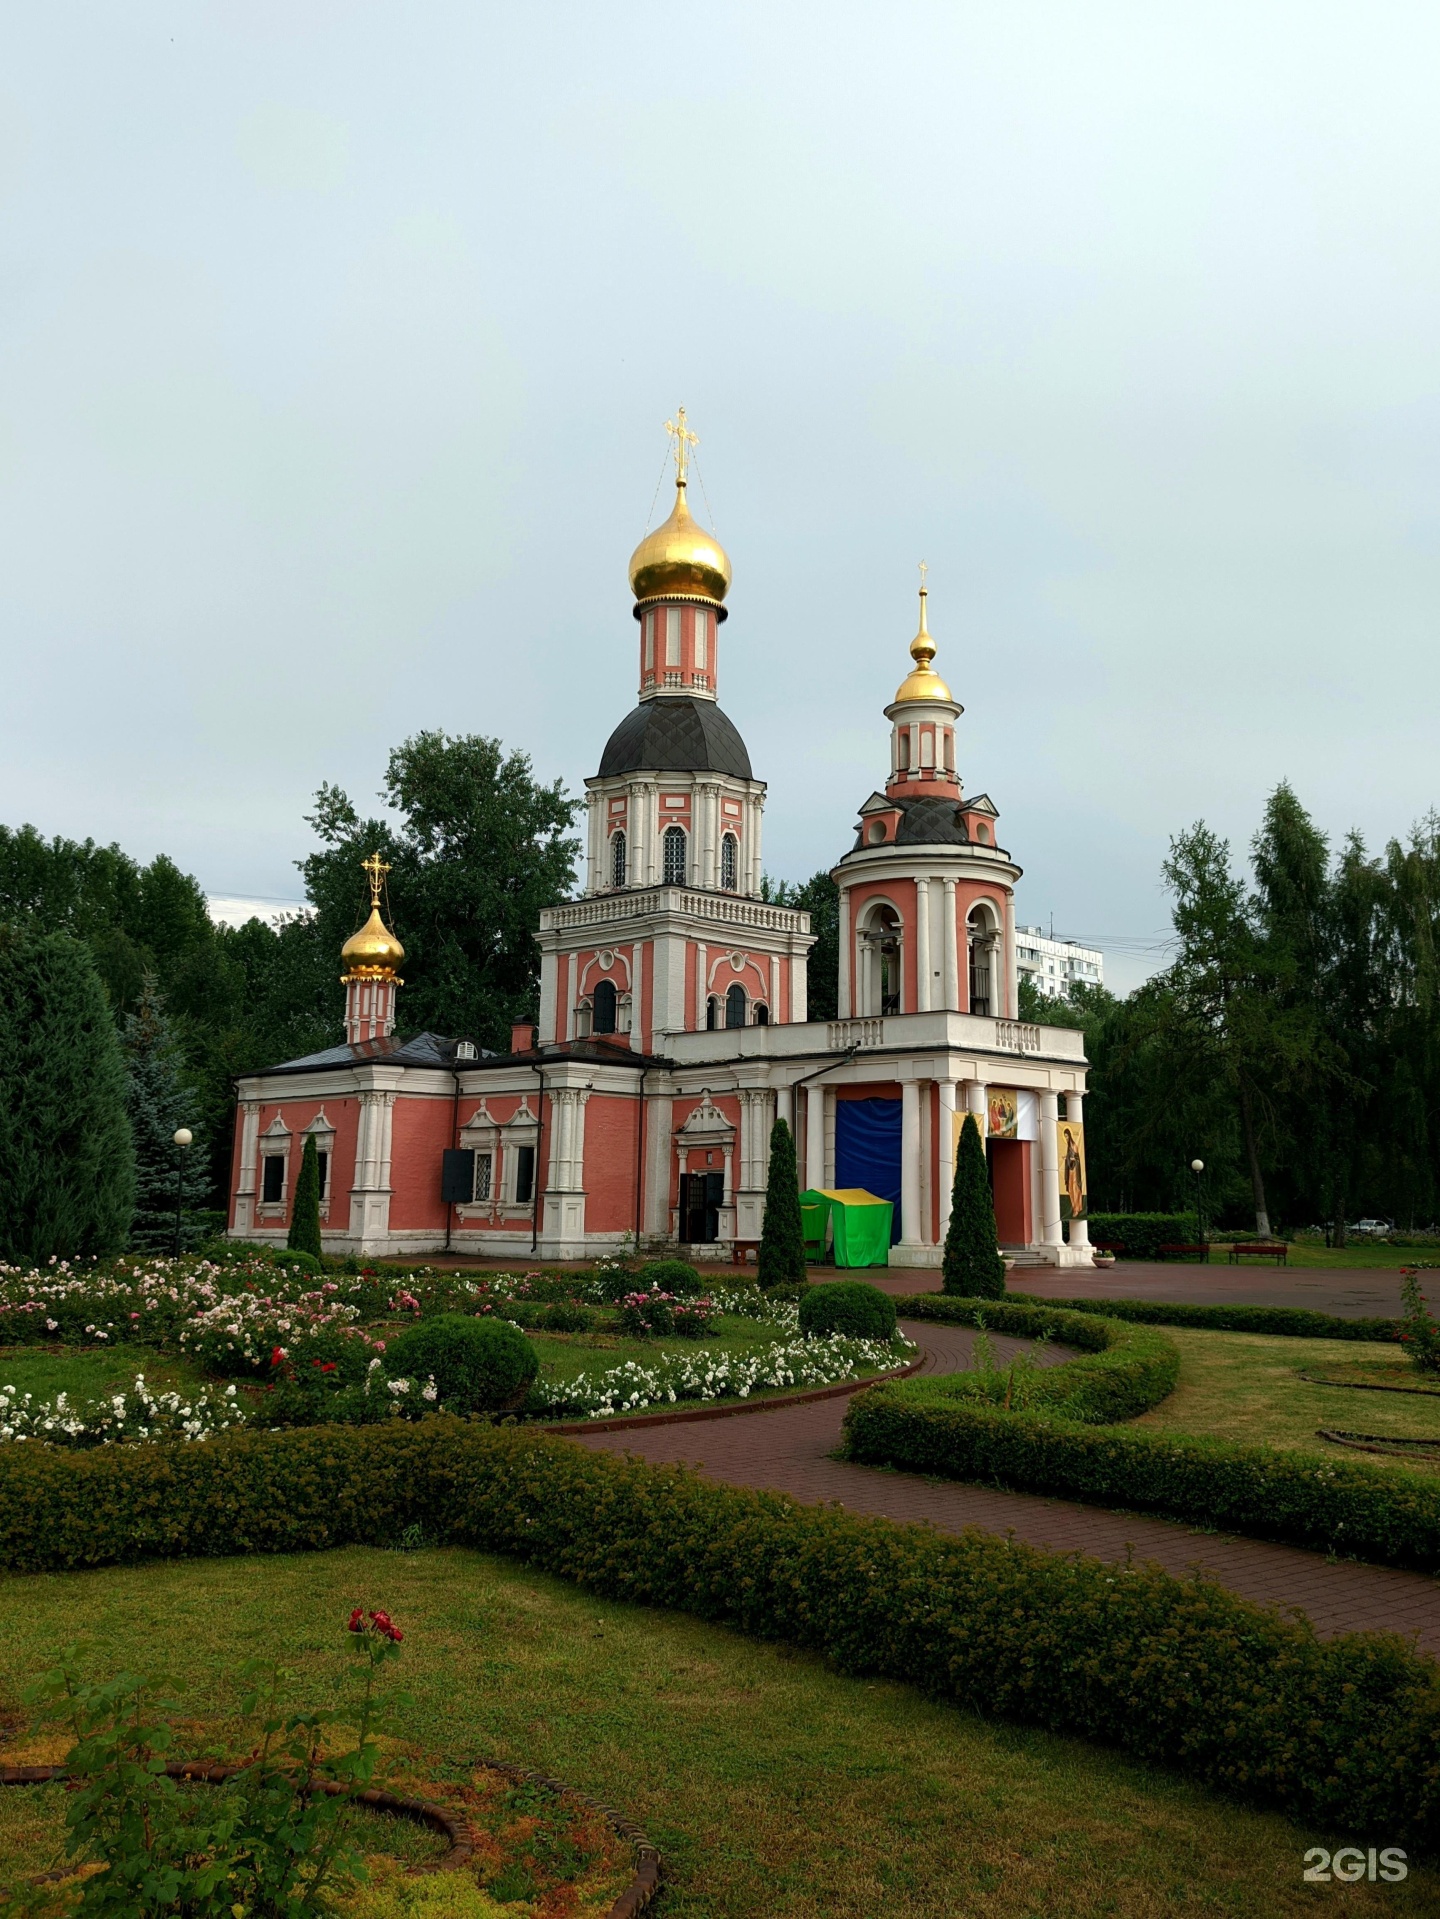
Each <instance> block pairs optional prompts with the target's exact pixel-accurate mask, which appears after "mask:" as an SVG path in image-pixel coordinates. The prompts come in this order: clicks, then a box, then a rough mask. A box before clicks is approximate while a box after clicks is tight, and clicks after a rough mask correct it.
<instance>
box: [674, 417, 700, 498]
mask: <svg viewBox="0 0 1440 1919" xmlns="http://www.w3.org/2000/svg"><path fill="white" fill-rule="evenodd" d="M665 431H666V432H667V433H668V434H669V435H670V438H671V439H672V440H673V441H674V442H675V479H676V481H677V483H678V484H679V485H680V486H684V484H685V469H686V467H687V466H688V465H689V463H690V448H691V447H692V446H699V444H700V435H699V434H698V433H692V432H691V431H690V429H689V427H688V426H686V424H685V409H684V407H683V406H681V407H677V408H676V409H675V418H674V419H673V420H667V421H666V422H665Z"/></svg>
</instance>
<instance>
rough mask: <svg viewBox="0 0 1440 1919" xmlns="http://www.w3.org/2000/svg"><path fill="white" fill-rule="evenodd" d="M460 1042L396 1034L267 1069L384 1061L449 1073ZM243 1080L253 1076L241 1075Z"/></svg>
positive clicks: (293, 1070) (437, 1036) (463, 1063)
mask: <svg viewBox="0 0 1440 1919" xmlns="http://www.w3.org/2000/svg"><path fill="white" fill-rule="evenodd" d="M457 1045H459V1041H458V1040H453V1039H446V1038H445V1037H444V1035H443V1034H441V1033H416V1034H414V1035H413V1036H412V1037H411V1038H410V1039H403V1040H402V1039H399V1038H397V1037H396V1036H395V1035H394V1034H392V1035H391V1036H390V1038H389V1039H362V1040H358V1041H357V1042H356V1043H355V1044H354V1045H353V1046H352V1045H350V1044H348V1043H347V1044H345V1045H343V1046H327V1047H326V1048H325V1050H324V1051H323V1052H321V1053H307V1054H306V1055H305V1057H304V1058H303V1059H287V1060H286V1061H285V1062H284V1064H283V1065H281V1066H267V1067H265V1068H263V1069H262V1070H263V1071H264V1072H267V1073H313V1072H317V1071H320V1072H323V1071H324V1069H325V1068H326V1067H327V1066H363V1065H365V1064H366V1063H367V1062H369V1061H373V1060H383V1061H384V1062H385V1064H386V1065H387V1066H430V1067H434V1066H443V1067H445V1068H446V1069H447V1070H448V1069H449V1068H450V1067H452V1066H454V1065H455V1064H456V1063H457V1062H456V1059H455V1048H456V1046H457ZM494 1057H495V1055H494V1054H493V1053H489V1052H486V1051H485V1050H484V1049H483V1048H482V1049H481V1050H480V1052H479V1054H478V1058H480V1059H493V1058H494ZM458 1063H459V1065H460V1066H461V1067H462V1068H463V1067H465V1066H473V1065H474V1064H475V1061H474V1060H461V1061H459V1062H458ZM241 1077H242V1078H245V1079H248V1078H251V1077H253V1075H251V1074H248V1073H247V1074H242V1075H241Z"/></svg>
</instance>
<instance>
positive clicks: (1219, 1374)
mask: <svg viewBox="0 0 1440 1919" xmlns="http://www.w3.org/2000/svg"><path fill="white" fill-rule="evenodd" d="M1164 1330H1165V1337H1166V1338H1167V1339H1171V1340H1173V1341H1174V1342H1175V1344H1176V1346H1177V1347H1178V1348H1179V1350H1180V1381H1179V1384H1178V1385H1177V1387H1176V1388H1175V1391H1174V1392H1173V1393H1172V1394H1171V1395H1170V1397H1169V1398H1168V1399H1166V1400H1164V1401H1162V1402H1161V1404H1160V1405H1158V1406H1156V1407H1155V1408H1154V1409H1153V1410H1152V1411H1150V1412H1148V1413H1143V1414H1142V1415H1141V1416H1140V1417H1139V1418H1138V1419H1136V1420H1134V1421H1133V1422H1131V1423H1132V1424H1134V1425H1136V1426H1141V1427H1148V1428H1149V1429H1150V1430H1152V1431H1156V1432H1168V1433H1203V1434H1208V1435H1210V1436H1212V1437H1214V1438H1217V1439H1232V1440H1235V1441H1237V1442H1239V1443H1240V1444H1243V1445H1270V1446H1296V1447H1303V1448H1306V1449H1308V1450H1309V1451H1311V1452H1315V1453H1321V1454H1323V1455H1324V1456H1325V1457H1326V1458H1327V1459H1340V1458H1343V1459H1348V1460H1349V1461H1350V1462H1351V1463H1352V1464H1353V1463H1354V1462H1356V1461H1360V1460H1363V1461H1364V1462H1365V1463H1367V1464H1373V1465H1375V1466H1376V1468H1377V1469H1378V1470H1381V1471H1386V1472H1406V1471H1421V1472H1431V1471H1434V1470H1437V1469H1436V1468H1433V1467H1429V1466H1427V1465H1424V1464H1423V1463H1417V1462H1410V1461H1407V1462H1405V1463H1403V1464H1402V1463H1400V1462H1397V1461H1390V1460H1385V1459H1383V1458H1381V1457H1380V1456H1379V1455H1375V1454H1367V1453H1357V1452H1352V1451H1349V1450H1348V1449H1342V1448H1340V1447H1338V1446H1332V1445H1328V1444H1327V1443H1326V1442H1325V1441H1324V1440H1323V1439H1317V1438H1316V1437H1315V1432H1316V1428H1317V1427H1320V1426H1339V1427H1343V1428H1344V1429H1346V1430H1348V1431H1351V1432H1364V1433H1382V1434H1385V1435H1387V1436H1390V1437H1401V1436H1405V1437H1410V1438H1417V1439H1440V1396H1436V1397H1429V1396H1421V1395H1419V1394H1409V1393H1407V1394H1400V1393H1357V1392H1351V1391H1347V1390H1346V1389H1345V1388H1344V1387H1338V1386H1316V1385H1311V1384H1310V1383H1308V1382H1307V1381H1306V1380H1303V1379H1301V1378H1300V1377H1299V1375H1300V1374H1301V1373H1302V1372H1324V1371H1334V1370H1336V1369H1337V1368H1338V1367H1339V1366H1341V1365H1345V1366H1351V1365H1353V1366H1356V1367H1363V1368H1364V1369H1365V1371H1364V1373H1363V1374H1361V1375H1359V1376H1362V1377H1370V1376H1372V1374H1371V1371H1370V1369H1372V1368H1375V1367H1383V1368H1387V1369H1390V1368H1394V1367H1395V1366H1396V1364H1397V1361H1396V1351H1395V1348H1394V1346H1390V1345H1371V1344H1369V1343H1368V1342H1357V1343H1354V1344H1352V1343H1350V1342H1349V1341H1346V1342H1345V1344H1344V1345H1343V1346H1342V1345H1340V1344H1339V1343H1337V1342H1336V1341H1335V1340H1332V1339H1276V1338H1272V1337H1270V1336H1269V1335H1265V1334H1258V1333H1209V1332H1196V1331H1193V1330H1192V1329H1190V1328H1189V1327H1183V1326H1167V1327H1166V1328H1165V1329H1164ZM1400 1365H1401V1370H1400V1371H1399V1372H1397V1373H1395V1374H1394V1377H1396V1378H1397V1379H1399V1380H1400V1381H1402V1382H1403V1383H1407V1384H1409V1383H1414V1384H1417V1385H1419V1384H1423V1383H1425V1376H1424V1375H1422V1374H1420V1373H1419V1372H1417V1371H1416V1370H1415V1369H1414V1368H1412V1367H1410V1366H1407V1365H1405V1364H1404V1362H1400ZM1373 1376H1375V1377H1382V1376H1384V1375H1382V1374H1375V1375H1373Z"/></svg>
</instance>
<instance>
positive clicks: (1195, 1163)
mask: <svg viewBox="0 0 1440 1919" xmlns="http://www.w3.org/2000/svg"><path fill="white" fill-rule="evenodd" d="M1190 1171H1191V1172H1192V1173H1193V1174H1194V1175H1195V1220H1196V1223H1197V1225H1198V1226H1199V1228H1200V1257H1201V1258H1202V1259H1205V1258H1208V1254H1207V1253H1206V1251H1205V1201H1204V1188H1203V1187H1202V1186H1201V1184H1200V1178H1201V1175H1202V1174H1203V1173H1204V1171H1205V1162H1204V1160H1203V1159H1192V1160H1191V1162H1190Z"/></svg>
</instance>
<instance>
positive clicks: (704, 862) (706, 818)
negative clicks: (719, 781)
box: [694, 784, 720, 889]
mask: <svg viewBox="0 0 1440 1919" xmlns="http://www.w3.org/2000/svg"><path fill="white" fill-rule="evenodd" d="M694 799H695V843H696V846H695V850H696V854H697V858H696V861H695V881H696V884H697V885H699V886H706V887H710V888H711V889H713V888H715V887H716V886H718V885H719V884H720V874H719V870H718V867H719V862H718V861H717V860H716V857H715V849H716V843H717V841H716V833H715V815H716V813H717V812H718V811H719V808H720V795H719V789H718V788H717V787H714V786H711V785H708V784H705V785H697V786H696V788H695V791H694Z"/></svg>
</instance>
